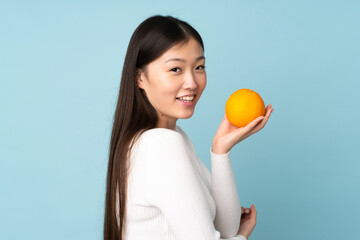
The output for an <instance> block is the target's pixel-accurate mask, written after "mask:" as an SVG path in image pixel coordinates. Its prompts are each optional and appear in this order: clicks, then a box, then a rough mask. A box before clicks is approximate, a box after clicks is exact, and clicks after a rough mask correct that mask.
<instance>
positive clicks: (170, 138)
mask: <svg viewBox="0 0 360 240" xmlns="http://www.w3.org/2000/svg"><path fill="white" fill-rule="evenodd" d="M184 134H185V133H184V131H183V130H182V128H181V127H179V126H178V125H176V127H175V130H172V129H167V128H152V129H148V130H146V131H144V132H142V133H141V135H140V137H139V139H138V143H139V144H140V145H142V146H148V145H151V144H153V143H157V144H159V143H160V144H166V145H169V144H179V143H184V142H185V141H186V137H185V136H184Z"/></svg>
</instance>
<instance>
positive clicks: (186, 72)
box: [138, 38, 206, 130]
mask: <svg viewBox="0 0 360 240" xmlns="http://www.w3.org/2000/svg"><path fill="white" fill-rule="evenodd" d="M138 86H139V88H142V89H144V91H145V93H146V96H147V97H148V99H149V101H150V103H151V104H152V105H153V106H154V108H155V109H156V111H157V112H158V116H159V122H158V124H157V126H156V127H161V128H168V129H173V130H175V125H176V121H177V119H178V118H182V119H185V118H190V117H191V116H192V115H193V113H194V109H195V105H196V103H197V102H198V100H199V98H200V96H201V94H202V92H203V90H204V88H205V86H206V72H205V57H204V52H203V49H202V47H201V45H200V44H199V43H198V42H197V41H196V40H195V39H194V38H190V40H189V41H188V42H187V43H185V44H178V45H175V46H174V47H172V48H170V49H169V50H168V51H166V52H165V53H164V54H163V55H162V56H160V57H159V58H157V59H156V60H154V61H152V62H151V63H149V64H148V65H147V68H146V73H145V72H143V71H139V74H138ZM183 96H189V97H188V99H179V98H180V97H183ZM193 97H194V98H193ZM192 98H193V99H192Z"/></svg>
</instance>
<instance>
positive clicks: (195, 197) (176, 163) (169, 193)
mask: <svg viewBox="0 0 360 240" xmlns="http://www.w3.org/2000/svg"><path fill="white" fill-rule="evenodd" d="M190 154H191V153H190V152H189V150H188V149H187V148H186V145H185V141H184V139H183V137H182V136H181V135H180V134H179V133H177V132H174V131H164V132H163V133H161V134H160V135H157V136H156V137H155V138H153V139H152V140H151V142H150V143H149V144H148V148H147V154H146V159H145V162H146V166H147V170H146V184H147V191H146V199H147V201H148V203H149V204H150V205H153V206H156V207H158V208H159V209H160V210H161V212H162V213H163V214H164V216H165V218H166V219H167V220H168V222H169V224H170V226H171V227H172V229H173V231H174V232H175V234H176V235H177V236H178V237H179V239H180V240H191V239H194V240H200V239H206V240H221V239H224V238H220V237H221V236H220V232H219V231H217V230H216V229H215V226H214V223H213V220H212V216H211V213H210V211H209V206H208V203H207V201H206V198H205V195H204V194H202V192H203V189H202V186H201V183H200V179H199V175H198V174H197V172H196V170H195V166H194V165H193V162H192V159H191V155H190ZM228 239H231V240H244V239H245V238H244V237H241V236H235V235H234V236H233V237H231V238H228Z"/></svg>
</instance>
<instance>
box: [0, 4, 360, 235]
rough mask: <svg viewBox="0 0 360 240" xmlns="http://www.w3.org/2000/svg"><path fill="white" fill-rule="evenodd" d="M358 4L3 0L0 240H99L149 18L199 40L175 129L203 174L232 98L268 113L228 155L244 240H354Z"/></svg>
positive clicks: (359, 196)
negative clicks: (130, 83) (118, 109)
mask: <svg viewBox="0 0 360 240" xmlns="http://www.w3.org/2000/svg"><path fill="white" fill-rule="evenodd" d="M359 12H360V4H359V2H358V1H346V0H345V1H331V0H330V1H329V0H328V1H307V0H306V1H304V0H301V1H300V0H298V1H286V0H275V1H224V2H221V3H220V1H213V2H211V1H173V2H170V1H133V2H132V3H130V2H129V1H126V2H125V1H123V2H121V1H106V2H105V1H102V2H101V1H98V2H95V1H0V36H1V37H0V68H1V71H0V79H1V82H0V114H1V115H0V116H1V117H0V136H1V137H0V159H1V161H0V184H1V185H0V191H1V197H0V238H1V239H29V240H30V239H34V240H35V239H54V240H57V239H59V240H63V239H87V240H89V239H94V240H95V239H101V238H102V228H103V225H102V224H103V213H104V198H105V179H106V168H107V160H108V159H107V157H108V145H109V139H110V131H111V124H112V117H113V114H114V109H115V106H116V100H117V94H118V90H119V86H120V76H121V71H122V64H123V60H124V57H125V52H126V49H127V44H128V42H129V40H130V37H131V34H132V33H133V31H134V30H135V28H136V27H137V26H138V25H139V24H140V23H141V22H142V21H143V20H145V19H146V18H147V17H150V16H152V15H154V14H162V15H168V14H169V15H173V16H175V17H178V18H180V19H182V20H185V21H187V22H189V23H190V24H191V25H192V26H193V27H195V28H196V29H197V30H198V31H199V33H200V34H201V36H202V37H203V39H204V43H205V56H206V58H207V63H206V65H207V76H208V83H207V87H206V89H205V91H204V92H203V95H202V97H201V99H200V101H199V102H198V105H197V106H196V111H195V113H194V115H193V117H192V118H190V119H186V120H182V119H180V120H179V121H178V122H177V123H178V125H180V126H181V127H182V128H183V129H184V130H185V131H186V132H187V134H188V135H189V136H190V138H191V139H192V141H193V143H194V145H195V147H196V149H197V152H198V155H199V156H200V158H201V159H202V160H203V162H204V163H205V164H206V165H207V166H208V167H209V168H210V153H209V148H210V145H211V142H212V138H213V136H214V134H215V132H216V129H217V127H218V125H219V123H220V122H221V120H222V117H223V115H224V106H225V102H226V100H227V98H228V97H229V96H230V94H231V93H232V92H234V91H235V90H237V89H240V88H250V89H253V90H255V91H256V92H258V93H259V94H260V95H261V96H262V97H263V99H264V102H265V104H266V105H267V104H272V105H273V108H274V109H275V111H274V112H273V114H272V115H271V117H270V119H269V121H268V123H267V124H266V126H265V128H264V129H262V130H261V131H259V132H258V133H256V134H254V135H252V136H251V137H249V138H247V139H245V140H244V141H242V142H240V143H239V144H237V145H236V146H235V147H234V148H233V149H232V150H231V157H232V161H233V167H234V172H235V175H236V181H237V186H238V191H239V196H240V201H241V205H243V206H245V207H250V205H251V204H252V203H254V204H255V206H256V208H257V210H258V218H257V225H256V227H255V229H254V232H253V234H252V235H251V239H252V240H262V239H281V240H282V239H283V240H288V239H292V240H296V239H299V240H300V239H328V240H332V239H333V240H335V239H360V221H359V217H358V216H359V214H360V207H359V202H360V193H359V189H360V188H359V186H360V174H359V172H360V171H359V170H360V164H359V160H360V158H359V156H360V152H359V148H360V144H359V138H358V137H359V133H360V131H359V130H360V129H359V125H358V122H359V117H360V114H359V109H358V105H359V103H360V101H359V100H360V99H359V87H360V84H359V80H360V78H359V77H360V71H359V66H360V61H359V60H360V57H359V56H360V31H359V22H360V17H359V16H360V14H359Z"/></svg>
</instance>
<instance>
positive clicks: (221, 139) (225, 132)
mask: <svg viewBox="0 0 360 240" xmlns="http://www.w3.org/2000/svg"><path fill="white" fill-rule="evenodd" d="M271 106H272V105H271V104H269V105H267V107H266V109H265V116H264V118H263V119H262V117H258V118H256V119H255V120H253V121H252V122H250V123H249V124H248V125H246V126H245V127H240V128H239V127H236V126H234V125H232V124H231V123H230V122H229V120H228V119H227V117H226V114H225V115H224V118H223V120H222V122H221V123H220V126H219V127H218V129H217V131H216V134H215V137H214V139H213V142H212V146H211V151H212V152H213V153H215V154H225V153H227V152H229V151H230V149H231V148H232V147H233V146H234V145H236V144H237V143H239V142H240V141H242V140H244V139H245V138H247V137H249V136H250V135H252V134H254V133H256V132H258V131H259V130H261V129H262V128H263V127H264V126H265V124H266V122H267V121H268V119H269V117H270V114H271V113H272V111H273V110H274V109H271Z"/></svg>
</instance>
